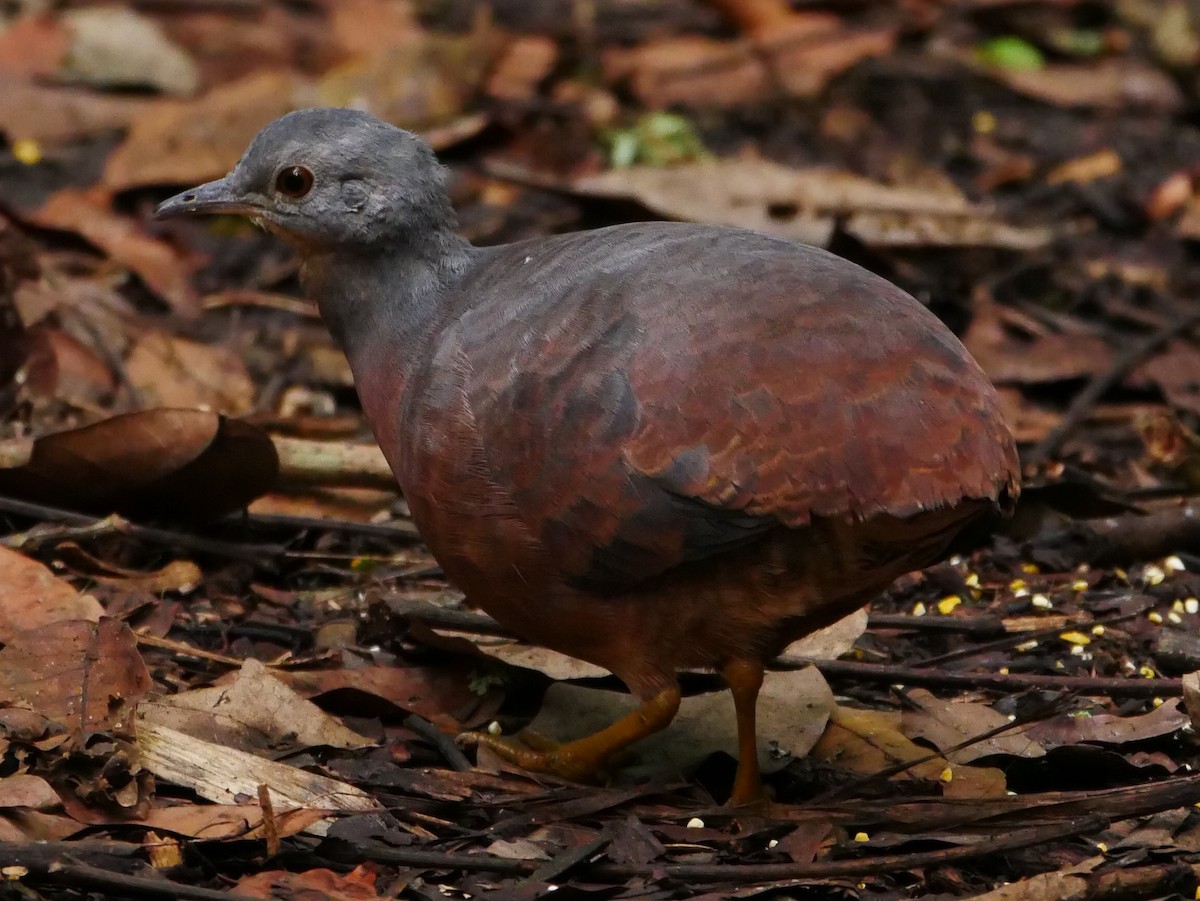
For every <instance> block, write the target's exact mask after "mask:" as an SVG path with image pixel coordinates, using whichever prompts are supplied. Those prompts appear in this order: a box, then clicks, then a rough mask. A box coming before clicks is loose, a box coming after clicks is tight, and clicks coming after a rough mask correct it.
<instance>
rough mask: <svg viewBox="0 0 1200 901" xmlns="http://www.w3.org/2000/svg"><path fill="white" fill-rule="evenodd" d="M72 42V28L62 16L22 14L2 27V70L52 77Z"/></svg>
mask: <svg viewBox="0 0 1200 901" xmlns="http://www.w3.org/2000/svg"><path fill="white" fill-rule="evenodd" d="M70 46H71V35H70V32H69V31H68V29H67V28H66V27H65V26H64V24H63V22H62V20H61V19H60V18H59V17H58V16H53V15H50V14H48V13H45V12H34V13H30V14H27V15H23V16H18V17H17V18H16V19H14V20H13V21H12V22H10V23H9V24H8V25H7V26H6V27H5V28H4V29H3V30H0V74H3V75H16V76H20V77H22V78H50V77H52V76H54V75H56V74H58V71H59V67H60V66H61V65H62V62H63V60H64V59H65V58H66V56H67V53H68V51H69V50H70ZM2 90H3V89H2V88H0V91H2Z"/></svg>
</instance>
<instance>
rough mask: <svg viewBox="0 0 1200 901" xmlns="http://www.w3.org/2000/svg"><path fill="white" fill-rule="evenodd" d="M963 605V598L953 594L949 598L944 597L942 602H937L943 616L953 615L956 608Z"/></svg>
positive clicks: (939, 611)
mask: <svg viewBox="0 0 1200 901" xmlns="http://www.w3.org/2000/svg"><path fill="white" fill-rule="evenodd" d="M961 603H962V598H960V597H959V596H958V595H956V594H952V595H950V596H949V597H944V598H942V599H941V600H940V601H938V602H937V608H938V613H941V614H943V615H945V614H948V613H953V612H954V608H955V607H957V606H958V605H959V604H961Z"/></svg>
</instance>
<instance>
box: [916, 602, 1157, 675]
mask: <svg viewBox="0 0 1200 901" xmlns="http://www.w3.org/2000/svg"><path fill="white" fill-rule="evenodd" d="M1154 604H1155V601H1154V599H1153V598H1151V597H1146V603H1145V605H1144V606H1142V607H1139V608H1138V609H1137V610H1132V611H1129V612H1126V613H1117V614H1114V615H1113V616H1109V617H1105V618H1103V619H1097V620H1088V621H1087V622H1079V623H1068V624H1066V625H1062V626H1056V627H1053V628H1046V629H1031V630H1030V631H1028V632H1010V633H1008V634H1006V635H1005V636H1004V637H1003V638H998V639H996V640H995V641H989V642H987V643H985V644H977V645H974V646H972V647H967V648H959V649H958V650H957V651H949V652H947V653H945V654H939V655H938V656H936V657H927V658H925V659H924V660H918V661H917V662H916V663H915V664H913V666H916V667H921V668H923V669H928V668H930V667H934V666H944V665H945V664H947V663H950V662H951V661H954V660H962V659H964V658H966V657H975V656H978V655H979V654H987V653H990V652H992V651H1004V650H1007V649H1009V648H1012V647H1015V646H1016V645H1019V644H1024V643H1025V642H1027V641H1041V640H1042V639H1044V638H1050V639H1054V638H1057V637H1058V636H1059V635H1061V634H1062V633H1063V632H1064V631H1066V630H1067V629H1093V628H1095V627H1096V626H1105V627H1108V626H1115V625H1117V624H1118V623H1123V622H1125V621H1126V620H1131V619H1137V618H1138V617H1139V616H1142V615H1143V614H1144V613H1145V612H1146V611H1147V610H1149V609H1150V608H1151V607H1153V606H1154Z"/></svg>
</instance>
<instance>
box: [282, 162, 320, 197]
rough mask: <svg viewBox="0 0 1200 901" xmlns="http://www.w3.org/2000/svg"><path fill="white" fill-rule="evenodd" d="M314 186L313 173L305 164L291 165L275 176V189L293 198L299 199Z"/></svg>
mask: <svg viewBox="0 0 1200 901" xmlns="http://www.w3.org/2000/svg"><path fill="white" fill-rule="evenodd" d="M312 186H313V175H312V173H311V172H309V171H308V170H307V169H305V168H304V167H303V166H291V167H289V168H287V169H284V170H283V171H282V172H280V173H279V175H277V176H276V177H275V190H276V191H278V192H279V193H280V194H282V195H283V196H284V197H290V198H292V199H293V200H299V199H300V198H301V197H303V196H304V195H305V194H307V193H308V192H309V191H311V190H312Z"/></svg>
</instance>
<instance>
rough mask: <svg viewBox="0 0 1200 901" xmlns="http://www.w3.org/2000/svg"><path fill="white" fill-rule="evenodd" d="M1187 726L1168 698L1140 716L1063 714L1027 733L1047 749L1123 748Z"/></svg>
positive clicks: (1041, 723)
mask: <svg viewBox="0 0 1200 901" xmlns="http://www.w3.org/2000/svg"><path fill="white" fill-rule="evenodd" d="M1185 698H1186V687H1185ZM1187 724H1188V715H1187V714H1185V713H1184V712H1183V711H1182V710H1180V709H1179V701H1178V700H1177V699H1171V700H1169V701H1167V702H1166V703H1164V704H1162V705H1161V706H1160V707H1157V708H1155V709H1153V710H1151V711H1150V712H1149V713H1143V714H1141V715H1139V716H1114V715H1112V714H1108V713H1100V714H1096V715H1094V716H1080V715H1074V716H1072V715H1070V714H1063V715H1061V716H1055V717H1052V718H1051V719H1048V720H1043V721H1042V722H1040V723H1034V724H1033V725H1032V726H1030V727H1029V730H1028V732H1027V733H1026V734H1027V735H1028V736H1029V737H1030V738H1032V739H1036V740H1037V741H1038V742H1039V743H1041V744H1042V745H1043V746H1045V747H1047V748H1055V747H1061V746H1063V745H1078V744H1082V743H1084V742H1089V743H1093V744H1104V745H1124V744H1129V743H1131V742H1139V741H1146V740H1148V739H1151V738H1160V737H1162V736H1164V735H1170V734H1172V733H1174V732H1177V731H1179V730H1180V729H1182V728H1183V727H1184V726H1186V725H1187Z"/></svg>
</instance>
